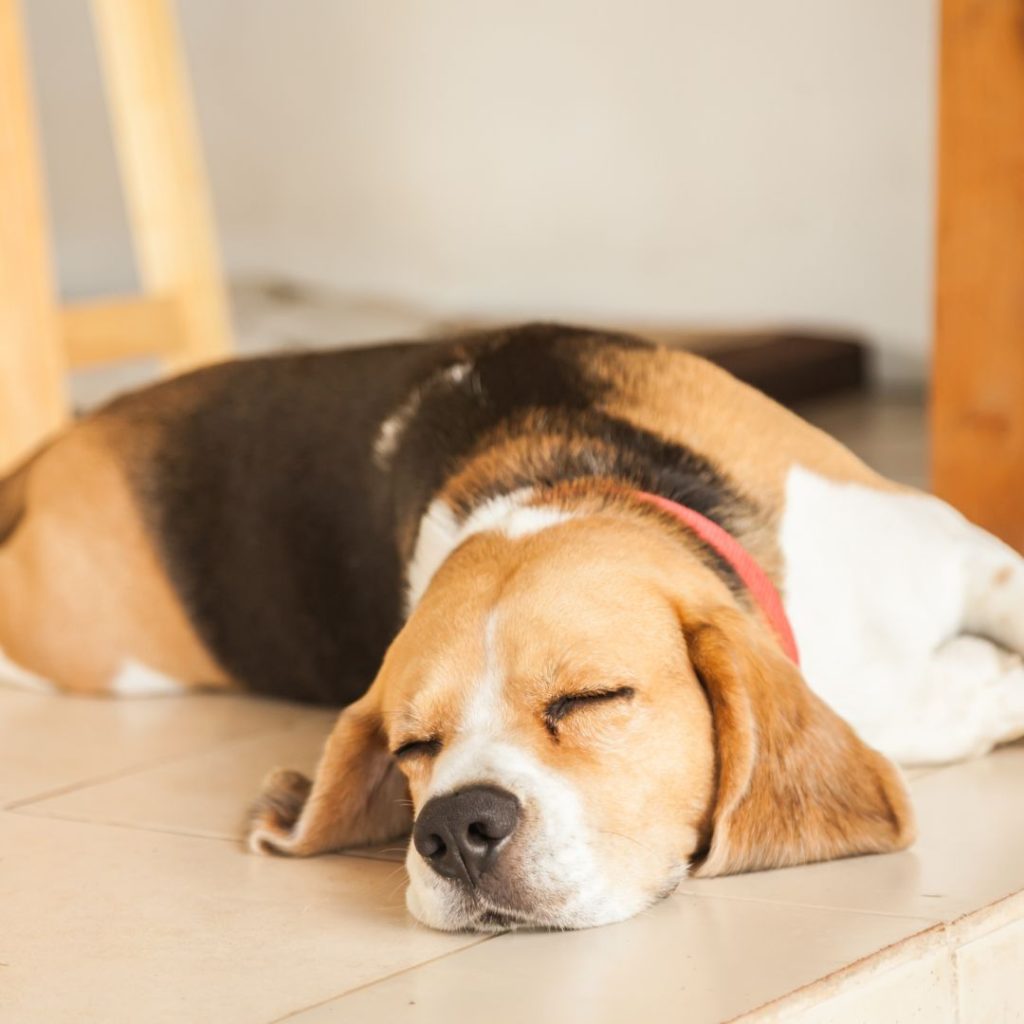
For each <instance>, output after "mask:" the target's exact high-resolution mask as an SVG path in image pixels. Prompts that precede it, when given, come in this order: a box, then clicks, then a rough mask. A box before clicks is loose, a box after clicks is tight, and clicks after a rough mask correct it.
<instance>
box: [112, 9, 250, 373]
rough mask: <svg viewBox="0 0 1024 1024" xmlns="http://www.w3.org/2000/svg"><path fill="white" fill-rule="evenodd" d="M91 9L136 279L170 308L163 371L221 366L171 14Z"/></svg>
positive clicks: (225, 345) (198, 166)
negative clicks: (173, 310)
mask: <svg viewBox="0 0 1024 1024" xmlns="http://www.w3.org/2000/svg"><path fill="white" fill-rule="evenodd" d="M92 9H93V17H94V21H95V24H96V38H97V44H98V46H99V51H100V57H101V60H102V63H103V71H104V81H105V82H106V87H107V96H108V101H109V104H110V110H111V117H112V121H113V127H114V141H115V145H116V146H117V150H118V155H119V158H120V161H119V162H120V167H121V178H122V182H123V185H124V190H125V198H126V200H127V205H128V214H129V218H130V220H131V223H132V229H133V230H132V233H133V236H134V239H135V246H136V254H137V257H138V261H139V271H140V276H141V278H142V282H143V285H144V288H145V290H146V292H147V293H148V294H149V296H151V297H153V298H155V299H157V300H163V299H167V300H170V301H172V302H173V303H174V304H175V305H176V307H177V317H178V321H177V324H176V325H174V326H175V327H176V328H177V331H176V341H175V343H174V344H173V345H172V346H171V347H169V348H167V350H166V352H165V358H166V361H167V364H168V366H169V367H170V368H172V369H177V370H180V369H185V368H187V367H191V366H195V365H197V364H199V363H204V362H209V361H212V360H215V359H220V358H224V357H225V356H227V355H228V353H229V351H230V348H231V343H230V337H231V332H230V327H229V324H228V311H227V302H226V299H225V296H224V289H223V285H222V282H221V273H220V262H219V258H218V255H217V247H216V242H215V239H214V231H213V220H212V217H211V215H210V209H209V200H208V197H207V191H206V177H205V174H204V168H203V165H202V158H201V155H200V152H201V151H200V146H199V141H198V135H197V132H196V128H195V124H194V123H193V114H192V105H191V102H190V99H189V90H188V78H187V75H186V73H185V70H184V67H183V65H182V61H181V58H180V45H179V40H178V33H177V27H176V25H175V23H174V18H173V15H172V11H171V9H170V6H169V4H168V2H167V0H93V4H92Z"/></svg>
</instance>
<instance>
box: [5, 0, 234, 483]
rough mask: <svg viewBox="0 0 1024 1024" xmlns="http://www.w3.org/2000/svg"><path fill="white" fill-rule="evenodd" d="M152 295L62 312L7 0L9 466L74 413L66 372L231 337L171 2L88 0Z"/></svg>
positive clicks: (206, 352) (18, 29)
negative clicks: (70, 411)
mask: <svg viewBox="0 0 1024 1024" xmlns="http://www.w3.org/2000/svg"><path fill="white" fill-rule="evenodd" d="M93 13H94V16H95V22H96V34H97V38H98V42H99V50H100V55H101V58H102V63H103V71H104V80H105V83H106V89H107V97H108V100H109V104H110V108H111V112H112V122H113V129H114V142H115V145H116V147H117V152H118V157H119V162H120V167H121V178H122V183H123V186H124V191H125V195H126V199H127V206H128V213H129V218H130V221H131V225H132V235H133V238H134V241H135V248H136V256H137V258H138V262H139V276H140V277H141V279H142V283H143V294H141V295H131V296H115V297H112V298H103V299H99V300H94V301H90V302H84V303H75V304H73V305H69V306H65V307H60V306H59V304H58V300H57V293H56V286H55V283H54V279H53V272H52V268H51V264H50V256H49V241H48V238H49V232H48V230H47V227H48V226H47V223H46V216H45V212H44V210H45V203H44V197H43V192H44V189H43V176H42V169H41V166H40V160H39V155H38V148H37V140H36V136H35V128H34V125H35V118H34V115H33V110H32V102H31V90H30V85H29V71H28V60H27V57H26V54H27V48H26V45H25V37H24V32H23V28H22V25H21V20H20V18H19V10H18V0H0V474H2V473H3V472H5V470H6V469H9V468H10V466H11V465H12V464H13V463H15V462H16V461H17V460H18V459H19V458H20V457H21V456H23V455H25V454H27V453H28V452H29V451H30V450H31V449H32V448H33V447H35V445H36V444H38V443H39V442H40V441H41V440H42V439H43V438H45V436H46V435H47V434H49V433H51V432H52V431H53V430H54V429H56V428H57V427H59V426H60V425H61V423H63V422H64V421H65V420H66V418H67V416H68V400H67V395H66V387H67V383H66V381H67V371H68V368H69V367H75V366H88V365H90V364H94V363H102V362H109V361H112V360H117V359H125V358H132V357H136V356H142V355H159V356H161V357H162V358H163V360H164V362H165V365H166V366H167V368H168V369H170V370H182V369H186V368H188V367H191V366H195V365H197V364H199V363H204V362H211V361H214V360H217V359H222V358H224V357H226V356H227V355H229V354H230V350H231V333H230V325H229V320H228V311H227V300H226V297H225V293H224V287H223V283H222V278H221V272H220V264H219V260H218V256H217V247H216V241H215V237H214V230H213V221H212V217H211V214H210V208H209V200H208V197H207V191H206V180H205V175H204V170H203V165H202V158H201V155H200V147H199V140H198V137H197V134H196V130H195V124H194V123H193V116H192V106H191V101H190V98H189V90H188V78H187V75H186V73H185V68H184V65H183V63H182V60H181V57H180V47H179V43H178V37H177V31H176V28H175V24H174V18H173V16H172V11H171V8H170V6H169V0H93Z"/></svg>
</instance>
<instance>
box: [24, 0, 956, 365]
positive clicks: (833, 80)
mask: <svg viewBox="0 0 1024 1024" xmlns="http://www.w3.org/2000/svg"><path fill="white" fill-rule="evenodd" d="M24 2H25V4H26V6H27V8H28V12H29V16H30V21H31V26H32V30H33V38H34V43H35V50H36V55H37V73H38V78H39V99H40V104H41V108H42V113H43V116H44V124H45V132H46V140H47V155H48V160H49V169H50V175H51V188H52V203H53V211H54V215H55V220H56V234H57V241H58V255H59V263H60V268H61V275H62V282H63V286H64V288H65V290H66V291H67V292H68V293H71V294H82V293H86V292H91V291H95V290H101V289H105V288H109V287H112V286H124V285H125V284H127V283H129V282H130V281H131V276H132V272H131V262H130V254H129V251H128V243H127V234H126V230H125V227H124V219H123V214H122V212H121V210H120V205H119V200H118V196H117V190H116V183H115V180H114V174H115V171H114V165H113V159H112V156H111V154H110V152H109V148H108V142H107V140H106V139H105V136H104V133H105V131H106V129H105V125H104V115H103V110H102V104H101V99H100V86H99V78H98V73H97V71H96V68H95V67H94V64H93V57H92V54H91V52H90V44H89V42H88V35H87V33H88V21H87V14H86V8H87V5H86V4H85V3H84V0H24ZM935 7H936V4H935V0H635V2H626V0H616V2H600V0H546V2H544V0H501V2H497V0H495V2H491V0H364V2H355V0H290V2H287V0H179V3H178V8H179V11H180V16H181V21H182V26H183V31H184V36H185V42H186V47H187V52H188V56H189V59H190V61H191V64H192V72H193V79H194V86H195V90H196V93H197V97H198V104H199V110H200V118H201V124H202V129H203V135H204V139H205V145H206V150H207V160H208V164H209V168H210V174H211V178H212V184H213V190H214V198H215V205H216V209H217V214H218V217H219V221H220V228H221V232H222V242H223V246H224V249H225V253H226V257H227V261H228V265H229V268H230V269H231V271H232V272H233V273H236V274H249V273H253V272H258V273H264V272H273V273H276V272H282V273H285V274H288V275H291V276H297V277H304V278H310V279H313V280H316V281H319V282H322V283H326V284H331V285H335V286H340V287H342V288H345V289H349V290H369V291H372V292H380V293H395V294H398V295H400V296H407V297H409V298H412V299H414V300H417V301H422V302H425V303H427V304H429V305H432V306H435V307H437V308H439V309H442V310H450V311H458V312H466V311H480V312H483V311H493V312H499V313H502V314H522V315H537V314H545V315H547V314H554V315H558V314H560V315H574V314H575V315H581V316H582V315H588V314H589V315H598V314H608V315H613V316H616V317H620V318H627V319H631V320H644V319H668V320H671V321H678V322H681V323H692V322H697V323H705V322H712V323H715V322H721V321H725V322H728V323H730V324H732V323H744V322H750V321H756V322H760V321H765V320H768V321H780V320H784V321H795V322H811V323H829V324H836V325H841V326H849V327H855V328H860V329H862V330H864V331H866V332H868V333H869V334H870V335H872V336H873V337H874V338H876V339H877V340H878V342H879V343H880V345H881V347H882V350H883V353H884V355H885V365H886V367H887V368H888V369H889V370H890V371H893V372H901V371H906V370H907V369H908V368H909V369H910V370H913V368H914V367H915V366H920V365H921V364H922V363H923V360H924V356H925V352H926V343H927V338H928V335H929V330H930V302H931V299H930V287H931V266H930V264H931V242H932V227H931V208H932V194H933V184H932V147H933V105H934V98H933V91H934V90H933V76H934V62H935V58H934V49H935V35H936V11H935Z"/></svg>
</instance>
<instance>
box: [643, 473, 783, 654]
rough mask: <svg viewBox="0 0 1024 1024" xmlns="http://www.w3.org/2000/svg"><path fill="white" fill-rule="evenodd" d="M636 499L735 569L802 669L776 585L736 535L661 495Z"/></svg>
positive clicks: (646, 495)
mask: <svg viewBox="0 0 1024 1024" xmlns="http://www.w3.org/2000/svg"><path fill="white" fill-rule="evenodd" d="M636 496H637V497H638V498H640V499H641V500H642V501H646V502H649V503H650V504H651V505H655V506H657V507H658V508H660V509H661V510H662V511H663V512H667V513H668V514H669V515H670V516H674V517H675V518H676V519H678V520H679V521H680V522H681V523H683V524H684V525H685V526H688V527H689V528H690V529H691V530H692V531H693V532H694V533H695V534H697V536H698V537H700V539H701V540H702V541H704V543H705V544H707V545H708V547H709V548H711V549H712V550H714V551H716V552H717V553H718V554H719V555H721V557H722V558H724V559H725V561H726V562H728V563H729V565H730V566H732V568H733V570H734V571H735V572H736V575H737V576H739V578H740V579H741V580H742V581H743V585H744V586H745V587H746V588H747V590H748V591H750V596H751V597H752V598H753V599H754V602H755V603H756V604H757V606H758V608H760V610H761V614H762V615H763V616H764V617H765V619H766V620H767V621H768V625H769V626H771V627H772V629H773V630H774V632H775V635H776V637H777V638H778V641H779V644H780V645H781V646H782V650H783V651H784V652H785V653H786V654H787V655H788V656H789V658H790V659H791V660H792V661H793V662H795V663H796V664H797V665H799V664H800V653H799V651H798V650H797V646H796V637H794V636H793V627H792V626H791V625H790V624H789V618H788V617H787V615H786V609H785V608H784V607H783V605H782V598H781V597H779V592H778V591H777V590H776V589H775V584H773V583H772V581H771V580H770V579H769V578H768V574H767V573H766V572H765V571H764V569H762V568H761V566H760V565H758V563H757V561H756V560H755V559H754V556H753V555H752V554H751V553H750V552H749V551H747V549H746V548H745V547H743V545H742V544H740V542H739V541H738V540H737V539H736V538H735V537H733V536H732V534H730V533H727V532H726V531H725V530H723V529H722V528H721V527H720V526H719V525H718V524H717V523H713V522H712V521H711V520H710V519H708V518H707V516H702V515H701V514H700V513H699V512H695V511H694V510H693V509H692V508H687V507H686V506H685V505H680V504H679V503H678V502H675V501H671V500H670V499H669V498H663V497H661V495H659V494H648V493H647V492H645V491H637V492H636Z"/></svg>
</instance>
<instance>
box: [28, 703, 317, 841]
mask: <svg viewBox="0 0 1024 1024" xmlns="http://www.w3.org/2000/svg"><path fill="white" fill-rule="evenodd" d="M336 717H337V713H336V712H332V711H326V710H316V709H304V710H302V711H301V712H298V713H296V714H294V715H293V716H292V721H291V723H290V724H286V725H285V727H284V728H281V729H276V730H274V731H271V732H261V733H259V734H257V735H255V736H250V737H246V738H244V739H236V740H232V741H230V742H224V743H220V744H218V745H217V746H216V747H214V748H213V749H212V750H208V751H205V752H203V753H200V754H195V755H192V756H190V757H183V758H180V759H175V760H174V761H170V762H167V763H163V764H159V765H156V766H154V767H152V768H146V769H143V770H139V771H134V772H131V773H127V774H121V775H118V776H117V777H116V778H113V779H109V780H106V781H103V782H99V783H97V784H95V785H91V786H84V787H81V788H76V789H73V790H70V791H69V792H66V793H62V794H59V795H57V796H54V797H51V798H49V799H43V800H39V801H33V802H32V803H29V804H24V805H22V806H20V807H19V811H20V812H22V813H25V814H35V815H45V816H48V817H58V818H72V819H76V820H80V821H95V822H100V823H110V824H117V825H129V826H134V827H136V828H152V829H159V830H163V831H169V832H181V833H186V834H192V835H200V836H214V837H219V838H223V839H233V838H236V837H237V836H238V835H239V832H240V829H241V826H242V822H243V818H244V813H245V810H246V808H247V807H248V806H249V804H250V803H251V802H252V800H253V799H254V798H255V797H256V795H257V793H258V792H259V789H260V784H261V782H262V781H263V779H264V777H265V776H266V775H267V773H268V772H269V771H270V770H271V769H273V768H277V767H282V768H296V769H298V770H299V771H304V772H306V773H307V774H309V773H311V772H312V770H313V768H314V767H315V765H316V761H317V758H318V756H319V754H320V750H321V748H322V747H323V743H324V740H325V739H326V738H327V735H328V733H329V732H330V730H331V727H332V725H333V723H334V720H335V718H336Z"/></svg>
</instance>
